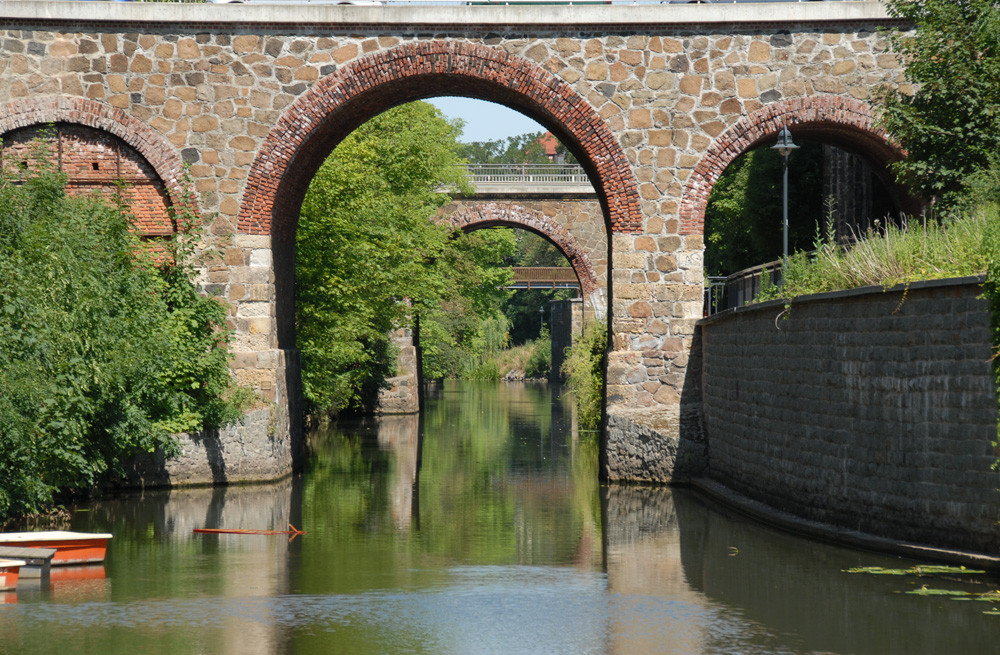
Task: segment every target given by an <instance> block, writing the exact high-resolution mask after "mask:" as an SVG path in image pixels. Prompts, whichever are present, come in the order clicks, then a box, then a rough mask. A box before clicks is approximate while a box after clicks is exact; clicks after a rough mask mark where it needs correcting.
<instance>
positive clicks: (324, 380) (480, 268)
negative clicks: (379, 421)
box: [296, 102, 509, 412]
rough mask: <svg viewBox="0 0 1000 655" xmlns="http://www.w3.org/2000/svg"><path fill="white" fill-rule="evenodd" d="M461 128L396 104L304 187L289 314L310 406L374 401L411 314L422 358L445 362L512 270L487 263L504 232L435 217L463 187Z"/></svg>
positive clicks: (326, 408) (365, 405) (329, 408)
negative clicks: (476, 230) (478, 231)
mask: <svg viewBox="0 0 1000 655" xmlns="http://www.w3.org/2000/svg"><path fill="white" fill-rule="evenodd" d="M458 133H459V129H458V126H457V125H456V124H453V123H450V122H448V121H447V120H446V119H445V118H444V117H443V116H442V115H441V114H440V112H439V111H438V110H437V109H435V108H434V107H433V106H432V105H429V104H427V103H424V102H415V103H410V104H407V105H402V106H399V107H396V108H394V109H391V110H389V111H387V112H385V113H383V114H380V115H378V116H376V117H375V118H373V119H372V120H370V121H368V122H367V123H365V124H364V125H362V126H361V127H359V128H358V129H357V130H355V131H354V132H353V133H352V134H351V135H349V136H348V137H347V138H346V139H345V140H344V141H343V142H342V143H341V144H340V145H339V146H338V147H337V148H336V149H335V150H334V151H333V152H332V153H331V155H330V156H329V157H328V158H327V160H326V162H324V164H323V165H322V167H321V168H320V170H319V172H318V173H317V174H316V177H315V178H314V179H313V181H312V183H311V184H310V187H309V191H308V192H307V194H306V198H305V201H304V202H303V206H302V212H301V216H300V220H299V229H298V234H297V246H296V247H297V251H296V254H297V261H296V308H297V309H296V319H297V329H298V347H299V349H300V350H301V352H302V362H303V373H302V376H303V387H304V393H305V396H306V399H307V401H308V402H309V403H310V404H311V406H312V409H313V410H314V411H320V412H338V411H341V410H344V409H347V408H352V409H357V410H365V409H370V408H372V407H373V405H374V403H375V401H376V400H377V393H378V390H379V388H380V387H381V386H382V384H383V383H384V380H385V378H386V377H388V376H390V375H392V374H393V372H394V371H393V368H394V361H395V358H394V353H393V352H392V347H391V343H390V342H389V339H388V334H389V332H390V331H391V330H392V329H394V328H396V327H399V326H402V325H405V324H407V323H408V321H409V320H410V317H411V316H412V315H416V316H418V317H419V318H420V327H421V343H422V345H423V346H424V349H425V356H426V354H428V353H429V354H430V358H429V359H430V362H429V363H430V365H431V366H432V367H437V366H439V365H440V367H441V369H440V370H451V368H452V367H451V365H450V364H449V365H447V366H446V365H444V364H441V363H440V362H441V359H442V357H443V355H442V356H441V357H439V356H438V355H437V353H438V352H439V351H441V352H443V351H444V350H447V349H448V348H449V346H450V345H452V344H459V343H462V342H464V341H466V340H468V339H469V338H470V337H469V335H470V333H471V332H473V331H474V330H473V328H474V325H475V324H476V322H477V321H476V320H475V319H474V318H473V314H474V313H475V312H478V311H482V310H483V308H484V307H486V306H488V305H490V304H491V303H494V302H496V300H495V299H498V298H499V297H502V295H503V292H502V290H501V287H503V285H504V283H505V281H506V280H507V279H508V276H509V272H508V271H506V270H505V269H502V268H490V267H489V266H486V265H485V261H486V260H489V259H491V258H492V259H497V260H499V259H500V258H502V254H500V255H495V254H494V251H496V250H497V249H499V250H501V251H503V250H504V248H505V246H504V244H503V243H502V240H500V241H498V240H496V239H492V240H491V239H489V238H485V237H482V236H475V235H461V234H454V233H453V232H452V231H451V230H450V229H449V228H447V227H445V226H443V225H441V224H438V223H435V222H434V221H433V220H432V219H433V217H434V216H435V214H436V212H437V210H438V208H439V207H441V206H442V205H443V204H444V203H445V202H447V201H448V200H449V198H448V196H447V195H446V194H445V193H443V192H442V191H441V190H442V189H445V188H453V187H459V188H461V187H462V186H463V185H464V181H463V178H462V175H461V170H460V169H458V168H455V167H454V166H453V165H454V164H458V163H459V162H460V160H459V157H458V154H457V151H458V143H457V141H456V139H457V136H458ZM442 310H443V311H444V313H442ZM470 312H471V313H472V314H470ZM437 371H438V369H436V368H435V369H434V373H435V374H437Z"/></svg>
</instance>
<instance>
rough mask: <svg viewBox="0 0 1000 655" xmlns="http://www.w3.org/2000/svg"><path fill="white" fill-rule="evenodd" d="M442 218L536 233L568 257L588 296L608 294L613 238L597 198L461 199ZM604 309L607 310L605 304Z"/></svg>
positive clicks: (458, 223)
mask: <svg viewBox="0 0 1000 655" xmlns="http://www.w3.org/2000/svg"><path fill="white" fill-rule="evenodd" d="M441 218H442V220H444V221H446V222H448V223H450V224H451V225H454V226H455V227H457V228H460V229H462V230H476V229H480V228H487V227H496V226H503V227H514V228H520V229H525V230H529V231H531V232H534V233H535V234H538V235H540V236H542V237H544V238H546V239H547V240H549V241H550V242H551V243H552V244H553V245H555V246H556V247H557V248H558V249H559V250H560V251H561V252H562V254H563V255H565V256H566V259H567V260H569V263H570V265H571V266H572V267H573V270H574V271H575V272H576V276H577V279H578V280H579V281H580V287H581V289H582V292H583V295H584V297H587V298H591V297H592V296H594V294H595V293H599V294H600V295H601V296H602V297H604V296H605V295H606V290H607V259H608V256H607V251H608V245H607V244H608V241H607V236H606V234H605V232H604V220H603V216H602V214H601V209H600V206H599V205H598V204H597V203H596V202H595V201H592V200H545V201H518V202H482V201H475V200H456V201H453V202H451V203H450V204H449V205H447V206H446V207H444V208H443V209H442V213H441ZM567 228H568V229H567ZM571 231H572V232H571ZM578 237H579V238H578ZM598 309H599V311H600V313H601V314H602V315H603V313H604V306H603V304H602V305H601V307H599V308H598Z"/></svg>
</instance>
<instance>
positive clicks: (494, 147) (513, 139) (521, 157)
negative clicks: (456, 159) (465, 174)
mask: <svg viewBox="0 0 1000 655" xmlns="http://www.w3.org/2000/svg"><path fill="white" fill-rule="evenodd" d="M544 137H545V132H532V133H528V134H517V135H515V136H509V137H506V138H504V139H494V140H492V141H472V142H471V143H462V144H460V145H459V150H458V154H459V156H460V157H461V158H462V159H465V160H466V161H468V162H469V163H470V164H548V163H550V162H549V158H548V156H547V155H546V153H545V146H544V145H543V143H542V140H543V138H544ZM550 138H552V137H550ZM556 154H557V156H562V157H563V159H564V161H565V163H567V164H574V163H576V158H574V157H573V155H572V153H570V152H569V151H568V150H567V149H566V146H564V145H563V144H561V143H559V144H558V145H557V146H556Z"/></svg>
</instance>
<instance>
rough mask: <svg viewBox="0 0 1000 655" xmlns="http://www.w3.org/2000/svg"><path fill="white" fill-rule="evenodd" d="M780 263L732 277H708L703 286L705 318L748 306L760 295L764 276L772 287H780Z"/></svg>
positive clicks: (756, 268) (766, 265) (748, 269)
mask: <svg viewBox="0 0 1000 655" xmlns="http://www.w3.org/2000/svg"><path fill="white" fill-rule="evenodd" d="M781 274H782V268H781V261H780V260H778V261H774V262H768V263H766V264H761V265H760V266H754V267H753V268H746V269H743V270H742V271H737V272H735V273H733V274H732V275H727V276H725V277H722V276H714V275H713V276H709V278H708V282H707V284H705V311H704V315H705V316H711V315H712V314H716V313H718V312H721V311H723V310H726V309H734V308H736V307H742V306H743V305H747V304H750V303H751V302H753V301H754V299H755V298H756V297H757V296H759V295H760V292H761V288H762V286H763V280H764V277H765V275H766V276H768V277H769V278H770V280H771V284H772V285H774V286H781V281H782V277H781Z"/></svg>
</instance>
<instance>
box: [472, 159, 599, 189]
mask: <svg viewBox="0 0 1000 655" xmlns="http://www.w3.org/2000/svg"><path fill="white" fill-rule="evenodd" d="M463 168H464V169H465V176H466V179H467V180H468V181H469V182H470V183H471V184H590V179H589V178H588V177H587V174H586V173H585V172H584V170H583V167H581V166H576V165H573V164H468V165H467V166H463Z"/></svg>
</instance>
